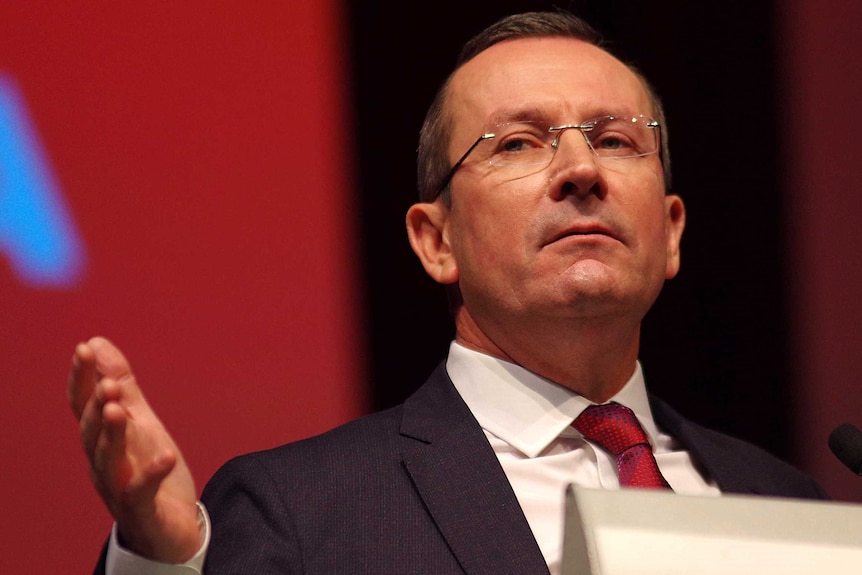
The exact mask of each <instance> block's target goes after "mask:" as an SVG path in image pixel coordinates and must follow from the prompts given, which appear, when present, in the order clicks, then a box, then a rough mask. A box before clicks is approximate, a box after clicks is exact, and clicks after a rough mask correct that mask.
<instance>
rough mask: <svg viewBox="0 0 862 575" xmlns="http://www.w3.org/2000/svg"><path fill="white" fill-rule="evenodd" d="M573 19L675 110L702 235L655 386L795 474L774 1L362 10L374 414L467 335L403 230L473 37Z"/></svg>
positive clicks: (686, 258)
mask: <svg viewBox="0 0 862 575" xmlns="http://www.w3.org/2000/svg"><path fill="white" fill-rule="evenodd" d="M558 7H559V8H564V9H567V10H569V11H571V12H574V13H576V14H578V15H580V16H582V17H584V18H585V19H586V20H588V21H589V22H590V23H591V24H593V26H595V27H596V28H597V29H598V30H599V31H601V32H602V33H603V34H604V36H605V38H606V40H607V42H608V47H609V48H610V49H611V51H612V52H614V53H615V54H616V55H618V56H619V57H621V59H623V60H624V61H626V62H628V63H631V64H634V65H635V66H636V67H638V68H639V69H640V70H641V71H643V72H644V73H645V75H646V76H647V77H648V78H649V79H650V80H651V82H652V83H653V84H654V86H655V87H656V88H657V91H658V93H659V95H660V96H661V97H662V99H663V101H664V104H665V108H666V111H667V118H668V128H669V133H670V141H671V156H672V159H673V164H672V165H673V192H674V193H677V194H680V195H681V196H682V197H683V199H684V200H685V203H686V207H687V212H688V224H687V229H686V232H685V235H684V238H683V243H682V253H683V260H682V261H683V265H682V270H681V273H680V275H679V276H678V277H677V278H676V279H674V280H673V281H671V282H669V283H668V284H667V285H666V286H665V289H664V292H663V293H662V295H661V297H660V298H659V301H658V302H657V304H656V305H655V307H654V308H653V310H652V311H651V312H650V314H649V315H648V316H647V319H646V321H645V324H644V335H643V340H642V341H643V343H642V353H641V361H642V363H643V365H644V371H645V374H646V377H647V381H648V385H649V387H650V389H651V390H652V391H653V392H655V393H656V394H658V395H660V396H662V397H664V398H665V399H668V400H670V402H671V403H672V404H673V405H674V406H675V407H677V408H678V409H680V410H681V411H683V412H684V413H685V414H687V415H688V416H690V417H692V418H693V419H695V420H696V421H698V422H700V423H703V424H705V425H708V426H711V427H714V428H717V429H720V430H723V431H726V432H729V433H732V434H734V435H737V436H740V437H743V438H747V439H749V440H751V441H753V442H754V443H756V444H758V445H761V446H763V447H765V448H766V449H768V450H770V451H772V452H773V453H776V454H777V455H779V456H782V457H784V458H785V459H788V460H790V461H794V457H795V456H794V453H793V452H792V450H791V446H790V445H789V443H790V439H789V438H790V437H791V434H790V432H789V427H790V425H791V423H792V408H793V405H792V399H791V396H790V394H789V393H788V386H789V384H788V373H787V368H786V366H787V359H788V341H787V329H786V328H787V325H786V323H787V322H786V320H785V318H786V314H785V311H786V309H785V308H786V299H787V295H786V293H785V290H784V289H783V287H782V286H783V285H784V283H785V282H784V277H785V266H784V262H783V261H782V258H783V256H782V254H783V253H784V247H785V246H784V239H783V238H784V237H785V234H784V230H783V229H782V222H783V210H784V209H785V208H784V206H783V205H782V194H781V190H780V174H779V166H778V161H777V158H778V157H779V154H780V151H781V144H782V142H781V141H779V138H778V137H777V136H776V124H777V122H778V119H777V118H778V117H780V112H781V109H780V105H781V104H780V102H778V101H777V99H776V89H775V85H776V81H777V78H776V77H777V72H776V65H775V58H774V45H775V42H774V29H775V14H774V13H773V8H772V6H771V4H770V3H768V2H751V1H749V2H740V1H734V2H720V3H718V2H673V1H659V2H629V1H608V0H603V1H601V2H598V1H595V2H588V1H581V2H535V1H534V2H526V1H520V2H519V1H495V2H488V1H481V2H469V3H468V2H463V1H462V2H454V1H451V0H442V1H437V2H434V3H433V4H431V3H393V2H383V1H380V0H354V1H353V2H351V3H350V5H349V14H350V18H351V22H350V26H349V28H350V30H351V31H352V34H353V36H352V39H351V40H350V42H351V45H352V54H351V57H352V62H353V82H354V93H355V105H356V111H355V112H356V118H357V120H356V122H357V124H356V125H357V130H358V132H357V133H356V134H355V138H356V142H357V146H358V150H357V156H358V158H359V167H360V192H361V196H362V200H361V201H362V205H361V209H362V211H363V213H362V214H361V217H360V218H359V221H361V222H362V225H363V229H362V232H363V233H364V236H365V248H366V252H365V254H364V257H365V262H364V265H365V273H366V280H367V286H368V287H367V298H368V303H367V310H368V311H367V313H368V314H369V315H368V317H367V318H366V321H367V324H368V326H369V329H370V332H371V339H370V342H369V350H368V353H369V354H370V365H371V378H370V379H371V382H372V383H371V385H372V398H373V405H374V407H375V408H384V407H387V406H390V405H393V404H395V403H398V402H399V401H401V400H402V399H403V398H405V397H406V396H407V395H409V394H410V393H411V392H412V391H413V390H414V389H416V388H417V387H418V386H419V385H420V384H421V383H422V382H423V381H424V379H425V377H427V375H428V373H429V372H430V371H431V370H432V369H433V367H434V366H435V365H436V363H437V362H438V361H440V359H441V358H442V357H443V356H444V354H445V352H446V349H447V346H448V343H449V341H450V339H451V338H452V336H453V333H454V331H453V324H452V321H451V318H450V317H449V315H448V311H447V307H446V298H445V295H444V292H443V289H442V288H441V287H440V286H437V285H436V284H434V283H433V281H431V280H430V279H429V278H427V277H426V276H425V273H424V271H423V270H422V268H421V266H420V264H419V262H418V260H417V259H416V258H415V256H414V255H413V253H412V252H411V251H410V248H409V245H408V243H407V238H406V232H405V228H404V214H405V212H406V210H407V208H408V207H409V205H410V204H411V203H412V202H413V201H415V198H416V186H415V149H416V145H417V139H418V131H419V127H420V126H421V123H422V120H423V117H424V114H425V110H426V109H427V106H428V105H429V104H430V102H431V100H432V98H433V96H434V93H435V91H436V90H437V88H438V86H439V84H440V83H441V82H442V81H443V79H444V78H445V77H446V76H447V74H448V73H449V72H450V71H451V68H452V66H453V64H454V61H455V58H456V56H457V53H458V50H459V49H460V46H461V45H462V44H463V42H464V41H466V40H467V39H468V38H469V37H471V36H472V35H473V34H475V33H476V32H478V31H479V30H481V29H482V28H483V27H485V26H487V25H489V24H491V23H492V22H493V21H495V20H497V19H498V18H500V17H502V16H505V15H508V14H511V13H514V12H522V11H528V10H549V9H550V10H552V9H555V8H558ZM763 405H768V406H769V409H768V410H764V409H763Z"/></svg>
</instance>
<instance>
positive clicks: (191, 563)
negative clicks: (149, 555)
mask: <svg viewBox="0 0 862 575" xmlns="http://www.w3.org/2000/svg"><path fill="white" fill-rule="evenodd" d="M197 508H198V534H199V536H200V541H201V546H200V549H198V552H197V553H195V555H194V557H192V558H191V559H189V560H188V561H186V562H185V563H160V562H158V561H153V560H151V559H146V558H144V557H141V556H140V555H137V554H135V553H132V552H131V551H129V550H128V549H125V548H123V546H122V545H120V542H119V539H118V538H117V524H116V523H114V526H113V527H112V528H111V538H110V540H109V541H108V555H107V557H106V559H105V575H201V574H202V573H203V567H204V560H205V559H206V555H207V550H208V549H209V544H210V517H209V514H208V513H207V510H206V507H204V504H203V503H201V502H200V501H198V502H197Z"/></svg>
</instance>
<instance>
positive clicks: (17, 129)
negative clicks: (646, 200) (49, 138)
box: [0, 74, 86, 288]
mask: <svg viewBox="0 0 862 575" xmlns="http://www.w3.org/2000/svg"><path fill="white" fill-rule="evenodd" d="M4 255H5V256H6V257H7V258H8V260H9V263H10V265H11V268H12V272H13V273H14V274H15V275H16V276H17V277H18V278H19V279H20V280H21V281H22V282H23V283H25V284H27V285H30V286H33V287H37V288H70V287H74V286H75V285H76V284H77V283H78V282H79V281H80V280H81V279H82V278H83V275H84V264H85V259H86V256H85V253H84V245H83V242H82V241H81V239H80V237H79V234H78V232H77V230H76V228H75V223H74V221H73V220H72V216H71V214H70V211H69V209H68V207H67V206H66V203H65V201H64V199H63V194H62V191H61V189H60V186H59V184H58V183H57V179H56V177H55V176H54V174H53V172H52V170H51V165H50V163H49V162H48V158H47V155H46V154H45V152H44V150H43V149H42V146H41V143H40V141H39V136H38V133H37V132H36V128H35V125H34V124H33V122H32V121H31V120H30V116H29V114H28V113H27V108H26V105H25V102H24V98H23V96H22V95H21V91H20V90H19V89H18V87H17V85H16V83H15V82H14V80H13V79H12V78H11V77H9V76H8V75H4V74H0V257H2V256H4Z"/></svg>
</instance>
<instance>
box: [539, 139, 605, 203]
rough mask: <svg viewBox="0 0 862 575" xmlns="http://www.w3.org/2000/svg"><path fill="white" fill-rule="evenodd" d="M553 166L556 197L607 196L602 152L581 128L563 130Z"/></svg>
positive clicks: (552, 178)
mask: <svg viewBox="0 0 862 575" xmlns="http://www.w3.org/2000/svg"><path fill="white" fill-rule="evenodd" d="M549 170H551V175H550V183H551V193H552V194H553V195H554V196H555V199H559V200H562V199H565V198H566V197H568V196H576V197H579V198H586V197H588V196H593V195H594V196H596V197H598V198H600V199H601V198H603V197H604V187H603V185H602V174H601V170H600V168H599V163H598V156H596V154H595V152H593V150H592V148H591V147H590V145H589V143H588V142H587V138H586V135H585V134H584V133H583V132H582V131H581V130H578V129H577V128H567V129H565V130H563V131H562V132H560V134H559V136H558V139H557V151H556V153H555V154H554V157H553V159H552V160H551V165H550V167H549Z"/></svg>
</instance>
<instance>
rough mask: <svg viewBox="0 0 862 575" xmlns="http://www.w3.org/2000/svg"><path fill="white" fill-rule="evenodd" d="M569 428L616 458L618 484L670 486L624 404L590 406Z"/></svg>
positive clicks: (649, 487)
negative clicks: (572, 428)
mask: <svg viewBox="0 0 862 575" xmlns="http://www.w3.org/2000/svg"><path fill="white" fill-rule="evenodd" d="M572 427H574V428H575V429H577V430H578V431H580V432H581V434H582V435H583V436H584V437H586V438H587V439H589V440H590V441H592V442H593V443H595V444H596V445H598V446H599V447H601V448H602V449H604V450H605V451H608V452H610V453H611V454H613V456H614V457H616V459H617V473H618V474H619V479H620V486H624V487H643V488H647V489H670V485H668V483H667V481H665V478H664V477H662V474H661V472H660V471H659V469H658V465H657V464H656V462H655V457H654V456H653V454H652V446H650V443H649V440H648V439H647V436H646V433H644V430H643V428H642V427H641V426H640V423H638V420H637V417H635V414H634V412H633V411H632V410H631V409H629V408H628V407H626V406H624V405H620V404H619V403H607V404H605V405H591V406H590V407H588V408H587V409H585V410H584V412H583V413H581V414H580V415H579V416H578V418H577V419H576V420H575V422H574V423H573V424H572Z"/></svg>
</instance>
